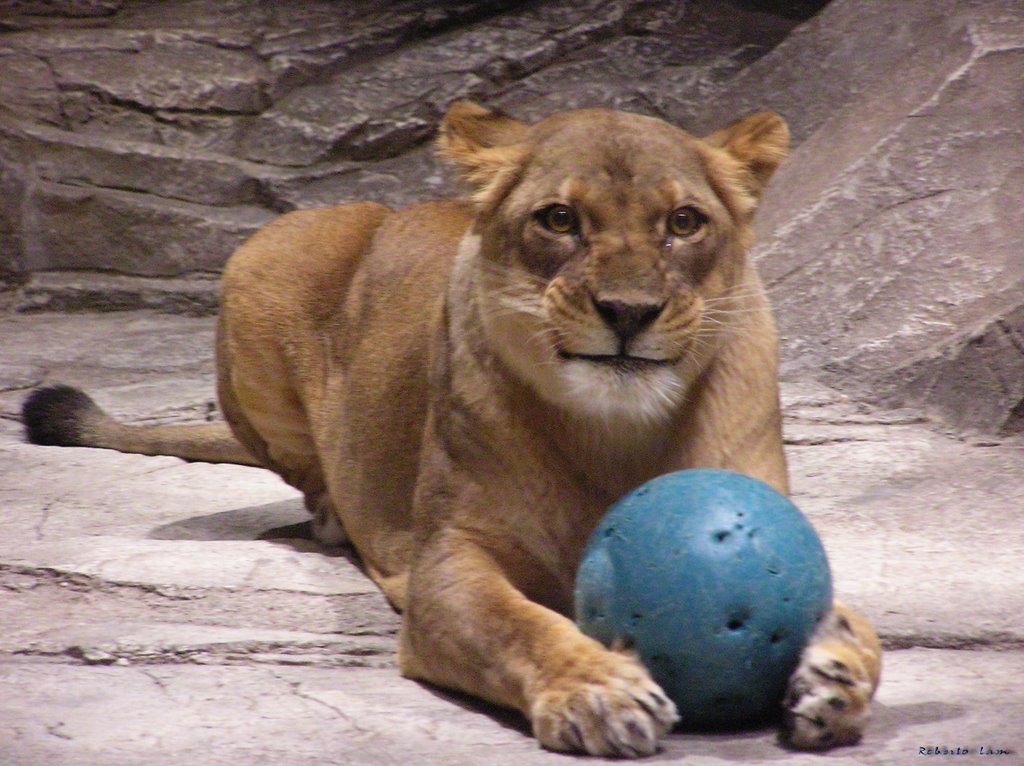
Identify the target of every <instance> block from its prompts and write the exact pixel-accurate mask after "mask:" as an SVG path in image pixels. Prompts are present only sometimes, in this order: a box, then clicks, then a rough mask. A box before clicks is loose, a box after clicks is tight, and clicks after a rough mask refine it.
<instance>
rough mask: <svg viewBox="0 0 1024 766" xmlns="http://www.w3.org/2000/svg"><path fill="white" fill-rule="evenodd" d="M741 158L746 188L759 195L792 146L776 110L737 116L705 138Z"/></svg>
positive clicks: (734, 156) (742, 174)
mask: <svg viewBox="0 0 1024 766" xmlns="http://www.w3.org/2000/svg"><path fill="white" fill-rule="evenodd" d="M704 141H705V143H708V144H711V145H712V146H715V147H718V148H719V149H723V150H725V152H726V153H728V154H729V155H730V156H731V157H732V158H733V159H734V160H738V161H739V164H740V167H741V168H742V170H741V178H739V179H737V180H739V181H740V183H741V184H742V185H743V186H744V187H745V189H744V191H746V192H747V193H748V194H750V195H751V196H753V197H754V199H758V198H760V196H761V194H762V192H764V188H765V187H766V186H767V185H768V181H769V180H770V179H771V177H772V174H773V173H774V172H775V169H776V168H777V167H778V166H779V163H780V162H782V160H783V159H784V158H785V156H786V150H787V149H788V148H789V128H788V127H787V126H786V122H785V120H783V119H782V118H781V117H779V115H777V114H775V113H774V112H758V113H757V114H752V115H750V116H749V117H744V118H743V119H740V120H737V121H736V122H733V123H731V124H729V125H727V126H726V127H724V128H722V129H721V130H719V131H716V132H714V133H712V134H711V135H710V136H708V137H706V138H705V139H704Z"/></svg>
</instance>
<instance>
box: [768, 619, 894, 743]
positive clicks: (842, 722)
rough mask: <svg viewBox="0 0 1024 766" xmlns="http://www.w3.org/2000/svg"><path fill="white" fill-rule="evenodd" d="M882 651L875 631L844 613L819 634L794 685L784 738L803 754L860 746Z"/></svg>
mask: <svg viewBox="0 0 1024 766" xmlns="http://www.w3.org/2000/svg"><path fill="white" fill-rule="evenodd" d="M880 663H881V649H880V646H879V643H878V638H877V636H876V635H875V632H874V630H873V629H872V628H871V626H870V625H869V624H868V623H867V621H865V620H864V619H863V618H862V617H860V616H859V615H856V614H854V613H852V612H849V611H848V610H846V609H843V608H841V607H840V609H838V610H837V611H835V612H833V613H832V614H830V615H829V616H828V617H827V618H826V619H825V621H824V622H823V624H822V625H821V627H819V628H818V630H817V632H816V633H815V635H814V638H813V639H812V641H811V644H810V646H808V647H807V649H806V650H805V651H804V654H803V656H802V657H801V658H800V664H799V666H798V667H797V669H796V671H795V672H794V673H793V675H792V677H791V678H790V680H789V689H788V691H787V692H786V697H785V701H784V703H783V704H784V711H783V714H784V718H783V726H782V738H783V741H785V742H786V744H788V745H791V746H792V747H796V748H800V749H803V750H823V749H825V748H829V747H836V746H838V745H853V744H856V743H857V742H858V741H859V740H860V738H861V735H862V734H863V733H864V727H865V725H866V724H867V720H868V710H869V705H870V703H871V698H872V696H874V693H875V688H876V687H877V686H878V678H879V671H880Z"/></svg>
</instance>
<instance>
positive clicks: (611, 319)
mask: <svg viewBox="0 0 1024 766" xmlns="http://www.w3.org/2000/svg"><path fill="white" fill-rule="evenodd" d="M594 308H595V309H597V313H598V314H599V315H600V317H601V318H602V319H603V320H604V321H605V323H606V324H607V325H608V326H609V327H611V328H612V330H613V331H614V332H615V334H616V335H617V336H618V337H619V340H620V341H621V342H622V343H626V342H628V341H629V340H630V338H632V337H634V336H635V335H637V334H639V333H640V332H642V331H643V330H645V329H646V328H647V327H648V326H650V324H651V323H652V322H654V320H655V319H657V318H658V316H660V314H661V312H662V310H663V309H664V308H665V304H664V303H658V304H654V303H626V302H625V301H619V300H605V301H602V300H597V299H596V298H595V299H594Z"/></svg>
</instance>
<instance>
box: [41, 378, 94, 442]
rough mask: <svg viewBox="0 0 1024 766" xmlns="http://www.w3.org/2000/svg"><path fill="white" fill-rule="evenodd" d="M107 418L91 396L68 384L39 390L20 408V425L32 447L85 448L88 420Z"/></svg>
mask: <svg viewBox="0 0 1024 766" xmlns="http://www.w3.org/2000/svg"><path fill="white" fill-rule="evenodd" d="M97 416H99V417H105V415H104V413H103V410H101V409H100V407H99V405H98V404H96V402H94V401H93V400H92V399H91V398H90V397H89V395H88V394H86V393H85V392H84V391H80V390H79V389H77V388H72V387H71V386H65V385H55V386H46V387H45V388H37V389H36V390H35V391H33V392H32V393H31V394H29V396H28V399H26V400H25V403H24V404H23V405H22V406H21V422H22V423H23V424H24V425H25V434H26V435H27V436H28V440H29V441H30V442H32V443H33V444H45V445H50V446H55V447H84V446H88V445H87V444H86V442H85V433H84V431H83V425H84V423H85V421H86V419H89V418H92V419H94V418H96V417H97Z"/></svg>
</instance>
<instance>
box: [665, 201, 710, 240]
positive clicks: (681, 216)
mask: <svg viewBox="0 0 1024 766" xmlns="http://www.w3.org/2000/svg"><path fill="white" fill-rule="evenodd" d="M705 220H707V219H706V218H705V217H704V214H703V213H701V212H700V211H699V210H698V209H697V208H695V207H693V206H691V205H686V206H684V207H677V208H676V209H675V210H673V211H672V212H671V213H669V216H668V230H669V232H670V233H671V234H672V235H673V236H675V237H692V236H693V235H694V234H696V233H697V232H698V231H700V230H701V228H702V227H703V226H704V222H705Z"/></svg>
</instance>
